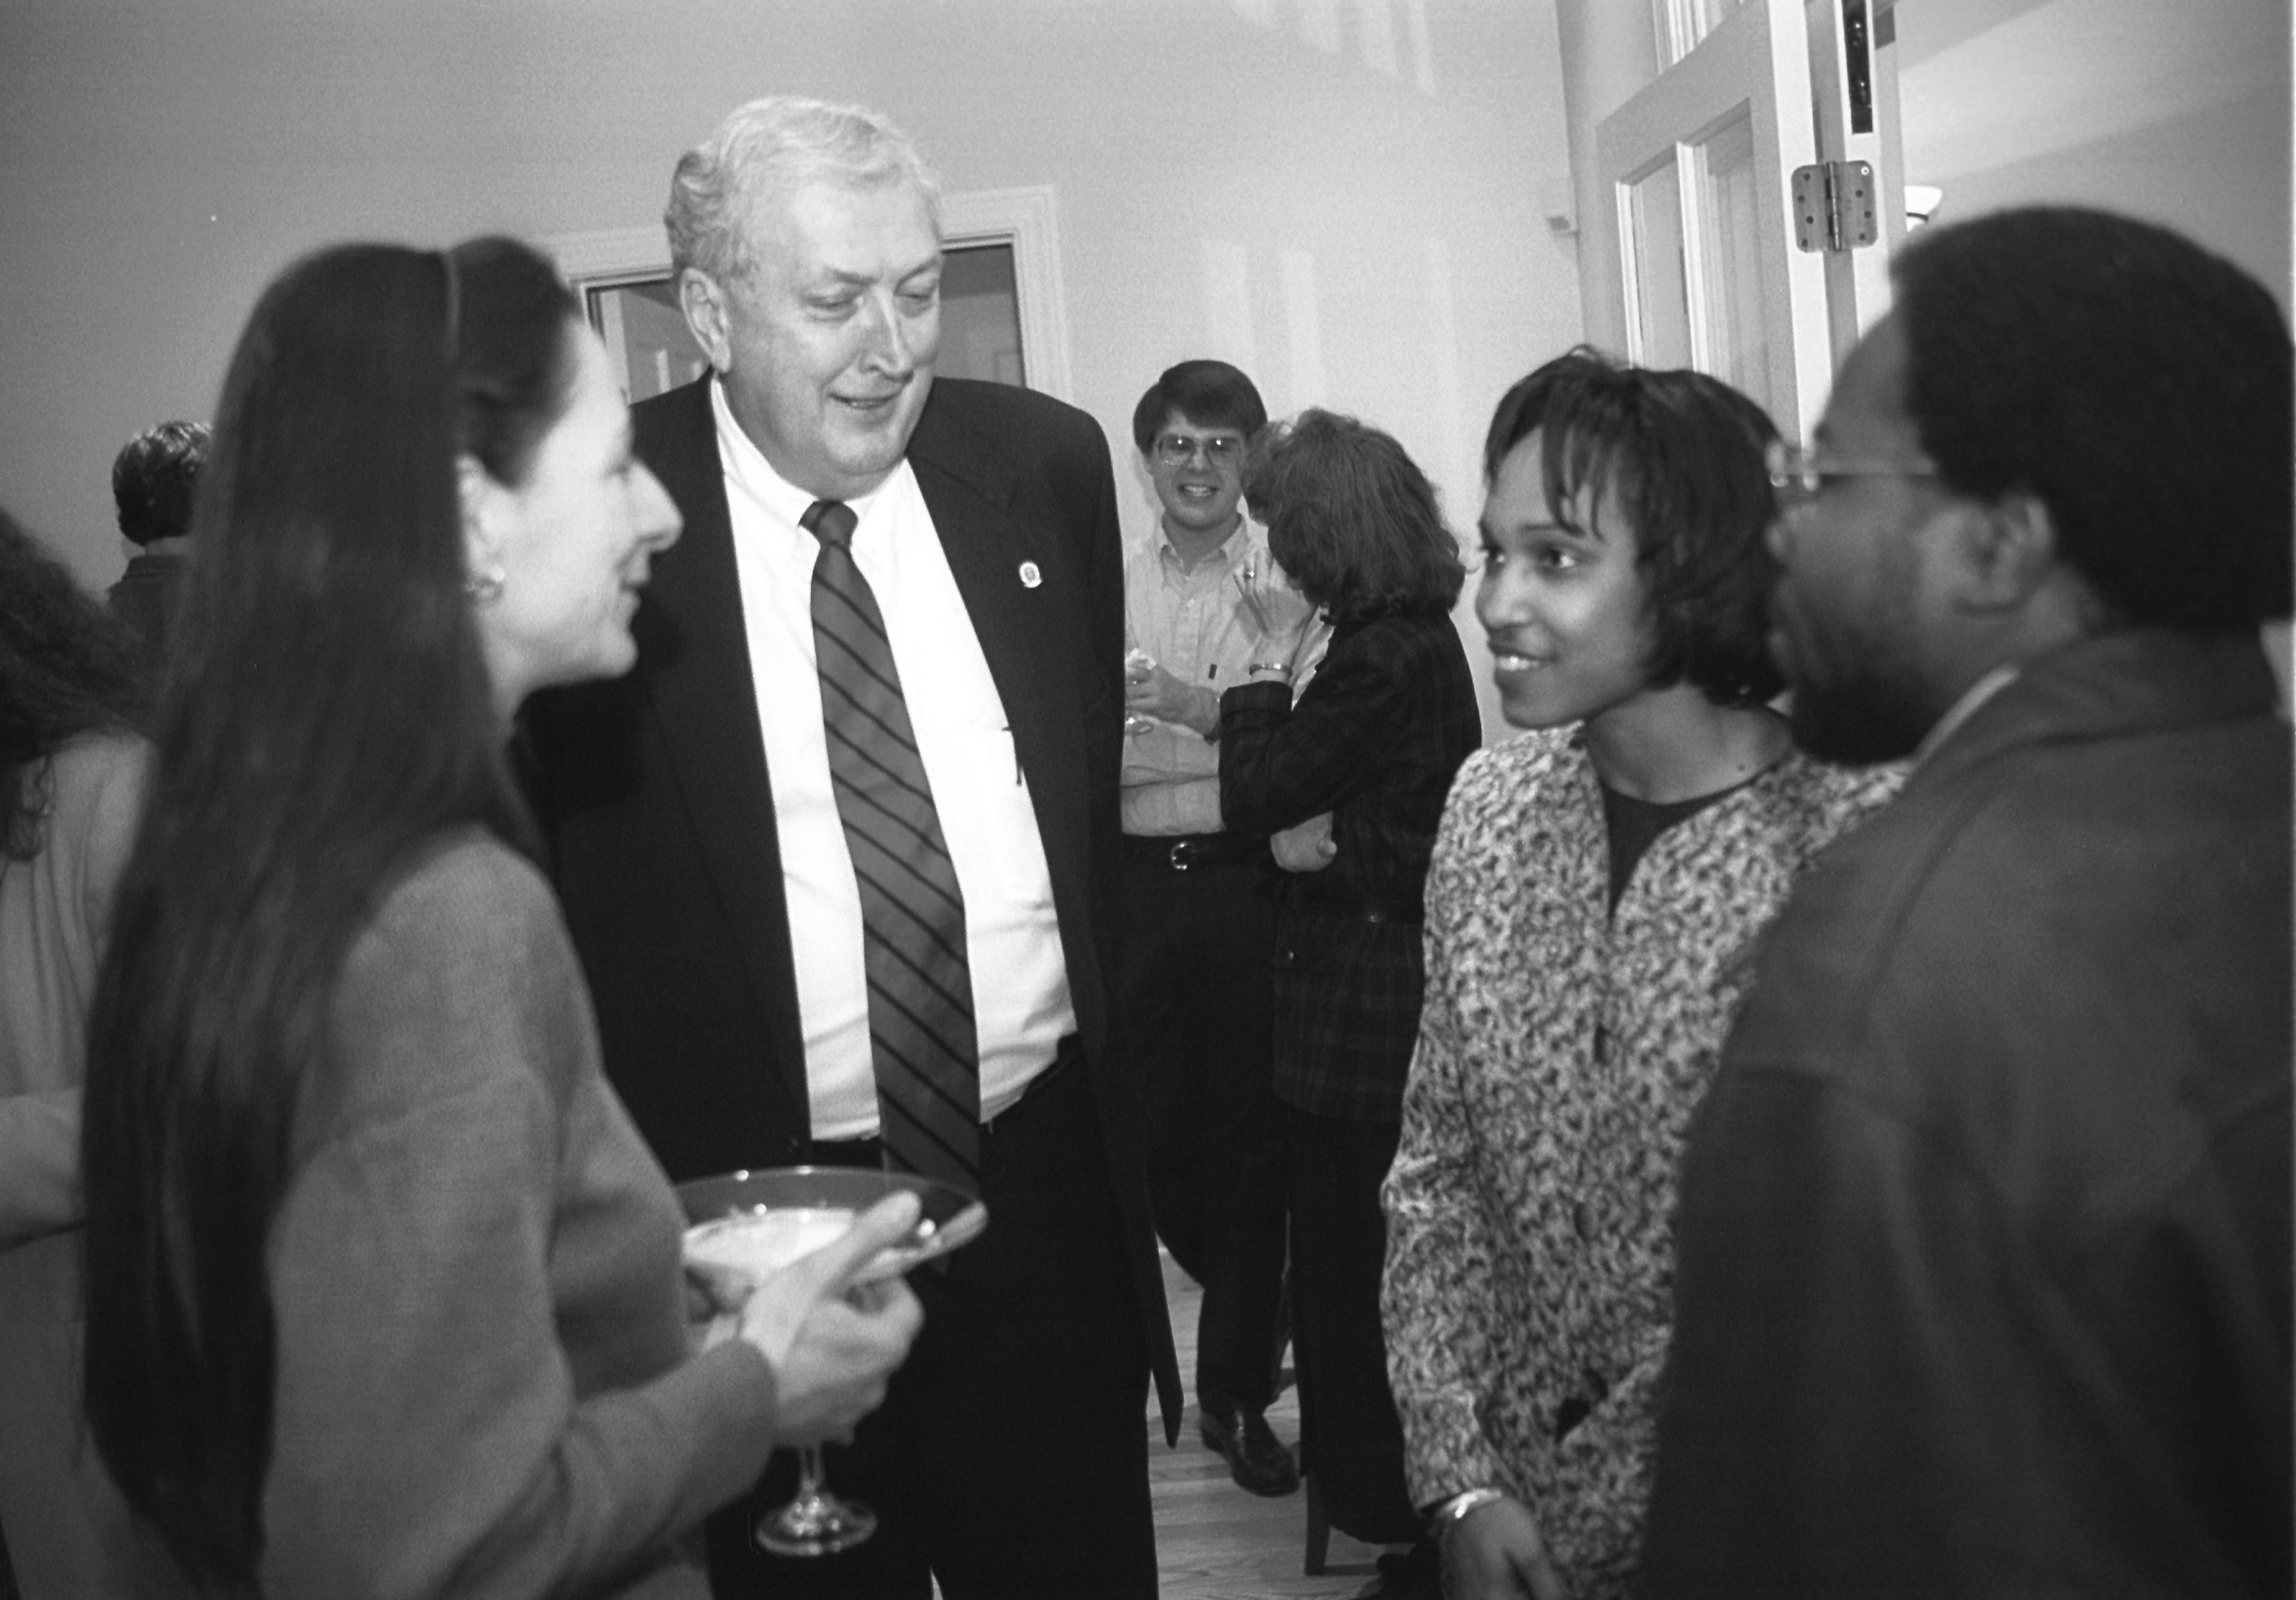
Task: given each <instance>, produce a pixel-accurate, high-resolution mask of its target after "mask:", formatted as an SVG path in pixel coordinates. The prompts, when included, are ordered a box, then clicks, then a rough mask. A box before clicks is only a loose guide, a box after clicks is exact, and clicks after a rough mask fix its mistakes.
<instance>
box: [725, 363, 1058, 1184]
mask: <svg viewBox="0 0 2296 1600" xmlns="http://www.w3.org/2000/svg"><path fill="white" fill-rule="evenodd" d="M710 403H711V407H712V410H713V411H714V412H715V416H716V420H717V454H718V459H719V461H721V462H722V463H723V464H724V466H725V472H726V507H727V510H728V511H729V512H730V513H731V518H732V524H733V554H734V562H735V567H736V570H737V571H738V573H739V574H740V578H741V585H742V616H743V622H744V629H745V631H746V632H747V635H748V640H749V667H750V674H751V678H752V681H753V683H754V685H755V688H756V693H757V698H758V727H759V728H760V729H761V730H762V731H763V733H764V736H765V766H766V775H767V777H768V779H769V781H770V782H771V783H772V785H773V816H774V825H775V828H776V829H777V832H778V835H779V838H780V843H781V870H782V886H783V892H784V893H785V894H786V895H787V899H788V907H789V935H790V937H789V944H790V949H791V954H792V955H793V956H794V957H795V959H796V966H797V997H798V1011H799V1015H800V1018H801V1025H802V1027H803V1030H804V1036H805V1076H806V1084H807V1088H808V1091H809V1093H810V1095H811V1099H812V1108H813V1135H814V1137H815V1138H816V1139H855V1138H860V1137H864V1136H866V1135H869V1134H873V1133H874V1132H877V1097H876V1076H875V1072H874V1066H873V1065H872V1061H871V1055H870V1044H869V983H868V977H867V973H866V969H865V968H864V965H863V960H862V953H861V952H862V938H861V901H860V890H859V886H857V885H856V883H855V881H854V876H853V860H852V857H851V856H850V855H849V854H848V852H847V851H846V848H845V826H844V824H843V823H842V822H841V821H840V820H839V818H838V814H837V801H836V796H835V792H834V790H833V789H832V788H831V786H830V765H829V743H828V738H827V736H826V734H825V733H824V732H823V729H822V726H821V683H820V678H819V676H818V674H817V671H816V666H815V656H814V632H813V564H814V558H815V556H816V554H817V552H818V551H819V549H820V545H819V543H818V542H817V541H816V540H815V538H814V536H813V535H812V534H810V533H808V532H806V531H805V530H804V529H803V528H801V527H800V526H798V519H799V518H800V517H801V516H803V515H804V513H805V510H806V508H807V507H808V506H810V505H812V504H813V501H814V497H813V496H812V495H810V494H807V493H806V492H805V491H804V490H802V489H800V488H798V487H796V486H795V485H794V484H791V483H788V482H787V481H786V480H785V479H783V478H782V477H781V475H780V474H779V473H777V472H775V471H774V470H773V467H772V465H771V464H769V463H768V462H767V460H766V459H765V456H764V455H763V454H761V453H760V452H759V451H758V447H757V446H756V445H755V444H753V443H752V442H751V441H750V440H749V437H748V435H746V434H744V432H743V431H742V428H741V425H740V424H739V423H737V422H735V421H734V418H733V413H732V411H731V410H730V409H729V407H728V406H727V404H726V396H725V389H724V386H723V385H722V384H721V383H718V382H712V383H711V385H710ZM848 504H850V505H851V506H852V508H853V511H854V514H855V515H856V516H857V517H858V518H859V523H858V525H857V526H856V527H855V529H854V533H853V560H854V565H855V566H857V567H859V569H860V572H861V576H863V577H864V578H866V579H868V580H869V586H870V589H871V590H872V591H873V592H874V594H875V596H876V599H877V607H878V609H879V610H880V611H881V612H883V613H884V615H885V627H886V632H887V634H888V636H889V638H890V639H891V641H892V652H893V664H894V666H895V667H896V668H897V669H898V670H900V673H901V685H902V692H903V698H904V699H906V700H907V701H908V707H909V721H910V724H911V726H912V727H913V728H915V730H916V733H917V751H918V754H919V755H920V756H921V757H923V759H924V764H925V776H926V779H927V781H928V782H929V783H930V784H931V786H932V798H933V808H934V810H935V811H937V812H938V813H939V814H940V818H941V831H942V833H943V835H944V836H945V837H946V839H947V841H948V853H949V858H950V859H951V861H953V862H954V864H955V866H956V871H957V883H958V886H960V888H961V889H962V890H963V892H964V923H965V944H966V959H967V962H968V964H969V966H970V969H971V976H972V981H973V1016H974V1024H975V1030H976V1031H977V1033H978V1036H979V1042H980V1093H981V1116H982V1118H983V1119H984V1120H986V1119H987V1118H989V1117H994V1116H996V1115H997V1114H998V1113H999V1112H1001V1111H1003V1110H1004V1108H1005V1107H1006V1106H1008V1105H1010V1104H1011V1103H1013V1102H1014V1101H1016V1100H1018V1099H1019V1098H1020V1093H1021V1090H1022V1089H1024V1088H1027V1087H1028V1083H1029V1080H1030V1079H1031V1078H1032V1077H1034V1076H1035V1075H1036V1074H1037V1073H1038V1072H1040V1071H1042V1070H1043V1069H1044V1068H1045V1067H1046V1066H1047V1065H1048V1064H1049V1063H1050V1062H1051V1060H1052V1057H1053V1052H1054V1050H1055V1049H1056V1047H1057V1046H1058V1045H1059V1044H1060V1041H1061V1037H1062V1036H1063V1035H1065V1034H1068V1033H1070V1032H1073V1031H1075V1030H1076V1011H1075V1008H1074V1007H1073V1006H1072V1005H1071V1004H1070V1002H1069V994H1068V969H1067V964H1066V961H1065V959H1064V958H1063V954H1062V951H1061V929H1060V922H1059V919H1058V917H1057V916H1056V915H1055V914H1054V911H1053V905H1052V873H1051V871H1050V869H1049V868H1048V867H1047V865H1046V863H1045V846H1044V840H1043V838H1042V837H1041V836H1040V835H1039V834H1038V832H1037V829H1036V812H1035V808H1034V806H1033V805H1032V802H1031V801H1030V799H1029V791H1028V785H1027V782H1026V779H1025V777H1024V775H1023V774H1022V772H1021V771H1020V761H1019V757H1018V754H1017V752H1016V750H1015V748H1014V744H1013V735H1012V726H1011V723H1010V720H1009V719H1008V718H1007V717H1006V716H1005V714H1004V701H1003V700H1002V699H1001V698H1000V697H999V696H998V694H997V687H996V682H995V680H994V679H993V678H991V677H990V676H989V663H988V660H987V658H986V657H985V656H982V654H981V648H980V641H979V640H978V639H977V638H976V637H975V635H974V632H973V623H972V618H971V615H970V613H967V611H966V610H965V604H964V598H963V596H962V595H960V593H959V592H958V589H957V581H956V578H955V577H954V576H953V575H952V574H951V573H950V571H949V567H948V557H947V555H946V553H945V552H944V551H943V550H942V548H941V540H940V535H939V534H938V533H937V532H936V531H935V529H934V527H933V523H932V514H931V512H930V511H929V510H928V509H927V507H926V505H925V497H924V493H923V491H922V490H920V489H919V488H918V487H917V477H916V474H915V473H914V472H913V471H911V470H910V468H909V464H908V462H907V461H905V460H904V461H903V462H902V463H901V464H900V466H898V467H897V468H894V469H893V473H892V475H891V476H890V477H888V479H886V481H885V482H884V483H882V484H880V485H879V486H878V487H877V489H876V490H875V491H874V493H872V494H870V495H868V496H866V497H862V498H860V499H857V500H852V501H849V502H848Z"/></svg>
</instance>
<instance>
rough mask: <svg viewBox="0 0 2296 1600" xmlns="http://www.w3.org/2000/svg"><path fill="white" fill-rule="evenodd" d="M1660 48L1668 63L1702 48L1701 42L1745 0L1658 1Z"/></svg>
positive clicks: (1671, 63)
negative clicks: (1699, 46) (1699, 44)
mask: <svg viewBox="0 0 2296 1600" xmlns="http://www.w3.org/2000/svg"><path fill="white" fill-rule="evenodd" d="M1657 3H1658V7H1659V28H1658V39H1659V48H1660V50H1663V51H1664V52H1665V55H1666V61H1665V64H1664V65H1668V66H1672V65H1674V64H1675V63H1676V62H1678V61H1680V60H1682V57H1684V56H1686V55H1688V54H1689V53H1690V52H1691V51H1692V50H1696V49H1697V48H1698V41H1699V40H1701V39H1703V38H1704V37H1706V36H1707V35H1709V34H1711V33H1712V32H1713V31H1714V30H1715V29H1716V28H1718V27H1720V26H1721V25H1722V22H1723V19H1724V18H1726V17H1727V16H1728V15H1729V14H1730V13H1731V12H1733V11H1735V10H1737V9H1738V8H1739V7H1740V6H1741V5H1743V4H1744V3H1745V0H1657Z"/></svg>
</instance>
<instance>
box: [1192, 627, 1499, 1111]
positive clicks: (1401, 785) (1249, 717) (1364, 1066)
mask: <svg viewBox="0 0 2296 1600" xmlns="http://www.w3.org/2000/svg"><path fill="white" fill-rule="evenodd" d="M1481 735H1482V729H1481V721H1480V716H1479V714H1478V713H1477V711H1476V705H1475V683H1474V678H1473V676H1472V674H1471V673H1470V672H1469V671H1468V670H1467V664H1466V651H1465V650H1464V649H1462V648H1461V646H1460V643H1459V635H1458V632H1457V630H1456V629H1454V628H1453V627H1451V618H1450V617H1449V616H1448V615H1444V614H1440V613H1437V614H1434V615H1422V616H1388V617H1379V618H1376V619H1374V620H1372V621H1369V622H1353V623H1343V624H1341V625H1340V626H1339V627H1338V628H1337V629H1336V630H1335V631H1334V633H1333V635H1332V642H1331V649H1330V651H1329V652H1328V653H1327V654H1326V655H1325V656H1324V657H1323V664H1322V666H1321V668H1320V669H1319V670H1317V672H1316V675H1315V678H1314V680H1313V681H1312V682H1311V683H1310V684H1309V685H1307V693H1306V694H1304V695H1302V696H1301V697H1300V701H1299V704H1298V705H1297V706H1294V705H1292V695H1291V690H1290V688H1289V687H1288V686H1286V685H1282V684H1249V685H1243V686H1242V687H1239V688H1234V689H1230V690H1229V691H1228V692H1227V693H1226V694H1225V695H1224V696H1222V697H1221V698H1220V806H1221V810H1222V811H1223V813H1224V814H1225V819H1226V822H1227V826H1228V827H1229V828H1230V829H1233V830H1234V831H1236V832H1239V833H1271V832H1274V831H1275V830H1276V829H1282V828H1289V827H1291V826H1292V825H1293V824H1295V823H1299V822H1304V821H1306V820H1307V818H1308V817H1311V816H1313V815H1315V814H1317V813H1319V812H1325V811H1328V812H1330V813H1332V839H1333V842H1334V843H1336V844H1337V846H1338V854H1337V855H1336V857H1335V858H1333V860H1332V864H1331V865H1330V866H1329V867H1326V868H1325V869H1324V870H1323V871H1322V872H1315V873H1308V874H1303V875H1301V876H1298V877H1287V879H1286V881H1284V882H1283V883H1282V884H1281V885H1279V892H1281V893H1282V895H1283V908H1282V911H1281V914H1280V920H1279V922H1278V929H1277V937H1276V953H1275V979H1274V981H1275V986H1276V1093H1277V1095H1278V1098H1280V1099H1281V1100H1282V1101H1283V1102H1284V1103H1286V1104H1289V1105H1292V1106H1296V1107H1298V1108H1299V1109H1300V1110H1303V1111H1312V1112H1316V1113H1319V1114H1321V1115H1322V1116H1325V1117H1345V1118H1347V1119H1349V1120H1350V1121H1358V1122H1394V1121H1398V1120H1400V1118H1401V1117H1402V1108H1403V1079H1404V1074H1405V1072H1406V1071H1407V1069H1408V1067H1409V1066H1410V1063H1411V1046H1412V1044H1413V1042H1414V1040H1415V1039H1416V1037H1417V1035H1418V1031H1419V1002H1420V990H1421V986H1422V973H1423V968H1422V957H1421V949H1420V942H1421V932H1420V921H1419V904H1420V890H1421V886H1422V885H1423V884H1424V883H1425V881H1426V877H1427V858H1428V856H1429V854H1430V853H1431V852H1432V851H1433V849H1434V847H1435V833H1436V827H1437V823H1439V822H1440V821H1441V820H1442V815H1443V799H1444V796H1445V795H1447V794H1448V793H1449V792H1450V790H1451V777H1452V775H1453V774H1454V773H1456V772H1457V771H1458V770H1459V766H1460V763H1462V762H1463V761H1465V760H1466V758H1467V757H1468V755H1469V754H1470V753H1472V752H1473V750H1474V749H1475V747H1476V745H1477V744H1478V743H1479V742H1480V740H1481Z"/></svg>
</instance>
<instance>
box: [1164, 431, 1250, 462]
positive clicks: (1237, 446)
mask: <svg viewBox="0 0 2296 1600" xmlns="http://www.w3.org/2000/svg"><path fill="white" fill-rule="evenodd" d="M1199 450H1201V451H1202V452H1203V453H1204V459H1205V460H1206V462H1208V463H1210V464H1211V465H1212V466H1214V467H1233V466H1235V464H1236V463H1237V462H1238V461H1241V460H1242V459H1243V458H1244V441H1243V440H1241V439H1239V438H1237V437H1236V436H1235V434H1232V433H1208V434H1206V435H1204V436H1203V437H1202V438H1201V439H1191V438H1190V437H1189V436H1188V435H1187V434H1184V433H1160V434H1158V435H1157V436H1156V459H1157V460H1159V461H1161V462H1162V463H1163V464H1164V465H1165V466H1166V467H1185V466H1187V465H1188V464H1189V463H1190V462H1191V461H1193V460H1194V459H1195V458H1196V452H1197V451H1199Z"/></svg>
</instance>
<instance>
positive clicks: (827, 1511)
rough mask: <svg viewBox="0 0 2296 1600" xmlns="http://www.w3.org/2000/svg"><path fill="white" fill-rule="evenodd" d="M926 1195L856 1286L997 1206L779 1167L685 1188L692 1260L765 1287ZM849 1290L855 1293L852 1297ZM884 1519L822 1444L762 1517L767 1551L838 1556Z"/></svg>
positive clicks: (954, 1191) (906, 1265) (802, 1459)
mask: <svg viewBox="0 0 2296 1600" xmlns="http://www.w3.org/2000/svg"><path fill="white" fill-rule="evenodd" d="M903 1189H906V1190H907V1191H909V1192H910V1193H912V1194H914V1195H916V1196H917V1203H918V1209H917V1225H916V1227H914V1228H913V1229H911V1230H910V1231H909V1232H908V1233H907V1234H906V1235H905V1236H904V1237H903V1238H902V1239H901V1240H899V1241H898V1242H896V1243H894V1244H892V1245H888V1246H887V1247H885V1248H884V1249H883V1250H881V1251H879V1252H878V1253H877V1254H876V1255H875V1256H874V1257H873V1258H872V1259H871V1260H870V1261H867V1262H865V1263H863V1265H862V1266H861V1268H860V1270H859V1271H858V1272H856V1273H855V1274H854V1275H853V1278H852V1288H853V1289H854V1290H859V1289H862V1288H864V1287H865V1286H867V1285H869V1284H873V1283H876V1282H880V1281H882V1280H883V1279H885V1278H888V1277H891V1276H895V1275H897V1274H900V1273H903V1272H906V1271H908V1270H909V1269H910V1268H911V1267H913V1266H916V1265H917V1264H918V1263H919V1262H920V1261H931V1259H932V1258H933V1257H935V1256H940V1255H946V1254H947V1253H948V1252H949V1251H950V1250H953V1249H955V1248H957V1247H958V1246H960V1245H963V1244H966V1243H969V1242H970V1241H972V1240H973V1239H975V1238H977V1237H978V1236H979V1235H980V1232H981V1230H982V1229H984V1228H986V1227H987V1226H988V1225H989V1211H988V1208H987V1207H986V1206H984V1205H982V1204H981V1203H980V1202H979V1201H978V1200H976V1199H975V1198H974V1197H973V1196H972V1195H970V1194H967V1193H966V1192H965V1191H964V1190H962V1189H959V1188H957V1187H956V1186H955V1185H954V1184H948V1183H943V1182H941V1181H939V1180H938V1179H934V1178H929V1177H920V1176H918V1175H916V1174H915V1173H888V1172H873V1171H870V1170H869V1169H867V1168H862V1167H771V1168H761V1169H758V1170H756V1171H744V1172H735V1173H727V1174H724V1175H721V1176H718V1177H706V1178H696V1179H694V1180H693V1181H692V1182H690V1183H682V1184H680V1185H679V1186H678V1199H679V1201H680V1202H681V1203H682V1204H684V1205H685V1207H686V1220H687V1221H688V1222H690V1223H691V1224H692V1226H691V1227H689V1228H687V1229H686V1261H687V1263H688V1264H689V1266H691V1267H692V1268H695V1269H697V1270H699V1271H700V1273H701V1274H702V1276H707V1277H712V1278H715V1279H724V1278H728V1277H730V1278H733V1279H736V1280H746V1281H748V1282H750V1283H753V1284H754V1283H757V1282H758V1281H760V1280H762V1279H764V1278H766V1277H769V1276H772V1275H773V1274H774V1273H776V1272H778V1271H780V1270H781V1269H782V1268H783V1267H786V1266H787V1265H788V1264H789V1263H790V1262H791V1261H796V1260H797V1259H798V1258H799V1257H800V1256H802V1255H806V1254H808V1253H810V1252H811V1251H814V1250H816V1249H818V1248H820V1247H822V1246H823V1245H826V1244H828V1243H829V1242H830V1240H832V1239H834V1238H836V1237H837V1236H838V1235H839V1234H841V1233H843V1232H845V1230H846V1229H847V1228H849V1227H851V1226H852V1225H853V1219H854V1218H856V1217H858V1216H859V1215H860V1213H862V1212H863V1211H866V1210H867V1209H869V1207H871V1206H872V1205H874V1204H876V1203H877V1202H878V1201H880V1200H883V1199H884V1198H885V1197H886V1196H888V1195H889V1194H893V1193H896V1192H898V1191H900V1190H903ZM848 1292H851V1290H848ZM876 1529H877V1514H876V1513H875V1512H874V1511H872V1510H871V1509H870V1508H869V1507H868V1506H863V1505H861V1504H860V1503H859V1501H855V1500H845V1499H841V1498H839V1497H838V1496H837V1495H835V1494H832V1493H831V1492H830V1490H829V1486H828V1484H827V1483H826V1482H825V1481H824V1475H823V1472H822V1466H821V1447H820V1446H818V1445H805V1446H802V1447H801V1448H800V1449H799V1450H798V1460H797V1492H796V1494H795V1495H794V1496H792V1497H791V1498H790V1500H789V1502H788V1504H787V1505H785V1506H776V1507H775V1508H774V1509H773V1510H771V1511H768V1512H765V1513H764V1514H763V1515H761V1516H760V1517H759V1518H758V1523H757V1526H756V1527H755V1528H754V1529H753V1530H752V1536H754V1537H755V1538H756V1539H757V1541H758V1545H759V1546H760V1547H761V1548H762V1549H765V1550H771V1551H773V1553H774V1554H775V1555H792V1556H821V1555H834V1554H836V1553H837V1552H838V1551H839V1550H850V1549H851V1548H852V1547H853V1546H855V1545H858V1544H859V1543H860V1542H861V1541H862V1540H863V1539H866V1538H867V1537H869V1535H872V1534H874V1533H875V1532H876Z"/></svg>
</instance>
